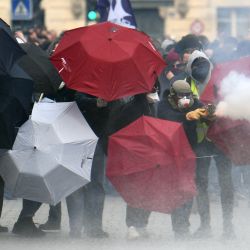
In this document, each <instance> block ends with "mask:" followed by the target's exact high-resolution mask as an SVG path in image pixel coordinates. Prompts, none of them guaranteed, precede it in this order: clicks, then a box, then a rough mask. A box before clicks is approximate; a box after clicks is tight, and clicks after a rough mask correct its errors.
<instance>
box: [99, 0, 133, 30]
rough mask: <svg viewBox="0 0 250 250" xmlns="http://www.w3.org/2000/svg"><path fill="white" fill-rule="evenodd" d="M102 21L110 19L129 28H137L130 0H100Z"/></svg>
mask: <svg viewBox="0 0 250 250" xmlns="http://www.w3.org/2000/svg"><path fill="white" fill-rule="evenodd" d="M97 8H98V10H99V13H100V21H101V22H104V21H110V22H113V23H116V24H119V25H122V26H126V27H128V28H133V29H135V28H136V21H135V16H134V13H133V9H132V6H131V4H130V1H129V0H98V2H97Z"/></svg>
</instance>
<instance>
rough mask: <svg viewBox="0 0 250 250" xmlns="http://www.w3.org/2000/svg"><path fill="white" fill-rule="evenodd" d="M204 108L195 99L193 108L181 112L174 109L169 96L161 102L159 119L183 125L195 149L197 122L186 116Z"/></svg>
mask: <svg viewBox="0 0 250 250" xmlns="http://www.w3.org/2000/svg"><path fill="white" fill-rule="evenodd" d="M202 106H203V105H202V104H201V103H200V102H199V101H198V100H197V99H195V100H194V104H193V105H192V107H190V108H189V109H187V110H185V111H180V110H178V109H174V108H173V107H172V106H171V104H170V103H169V101H168V99H167V96H164V98H163V99H162V101H160V102H159V105H158V109H157V117H158V118H161V119H165V120H169V121H175V122H180V123H182V125H183V128H184V130H185V132H186V135H187V138H188V140H189V143H190V145H191V146H192V147H193V148H194V147H195V146H196V145H197V133H196V126H197V121H188V120H187V119H186V114H187V113H188V112H189V111H193V110H195V109H197V108H200V107H202Z"/></svg>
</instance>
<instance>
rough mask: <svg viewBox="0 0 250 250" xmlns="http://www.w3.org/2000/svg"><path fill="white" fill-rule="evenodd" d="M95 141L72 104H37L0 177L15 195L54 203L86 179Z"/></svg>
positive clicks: (2, 165) (5, 157)
mask: <svg viewBox="0 0 250 250" xmlns="http://www.w3.org/2000/svg"><path fill="white" fill-rule="evenodd" d="M97 140H98V138H97V137H96V135H95V134H94V132H93V131H92V130H91V128H90V127H89V125H88V123H87V122H86V120H85V119H84V117H83V116H82V114H81V112H80V110H79V109H78V107H77V105H76V103H75V102H67V103H36V104H35V105H34V108H33V111H32V115H31V118H30V119H29V120H28V121H27V122H26V123H24V125H23V126H21V127H20V129H19V131H18V134H17V137H16V140H15V143H14V146H13V150H9V151H7V153H5V154H3V156H2V157H1V158H0V175H1V176H2V177H3V179H4V181H5V185H6V187H7V189H8V190H9V191H10V192H11V193H12V195H13V197H21V198H25V199H29V200H34V201H39V202H43V203H49V204H52V205H55V204H57V203H58V202H59V201H60V200H62V199H63V198H64V197H66V196H68V195H69V194H71V193H72V192H74V191H75V190H77V189H78V188H80V187H81V186H83V185H85V184H86V183H88V182H89V181H90V172H91V166H92V159H93V155H94V150H95V147H96V143H97Z"/></svg>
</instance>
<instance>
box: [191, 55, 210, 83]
mask: <svg viewBox="0 0 250 250" xmlns="http://www.w3.org/2000/svg"><path fill="white" fill-rule="evenodd" d="M197 58H204V59H206V60H207V61H208V62H209V64H210V68H209V70H208V72H207V75H206V77H205V79H204V80H203V82H199V83H201V84H207V83H208V82H209V80H210V78H211V72H212V69H213V65H212V63H211V62H210V60H209V58H208V57H207V55H206V54H205V53H204V52H202V51H199V50H195V51H194V52H193V53H192V54H191V55H190V57H189V60H188V63H187V65H186V73H187V74H188V75H189V76H191V77H192V78H193V79H194V80H195V81H197V79H195V78H194V77H193V75H192V64H193V62H194V61H195V60H196V59H197Z"/></svg>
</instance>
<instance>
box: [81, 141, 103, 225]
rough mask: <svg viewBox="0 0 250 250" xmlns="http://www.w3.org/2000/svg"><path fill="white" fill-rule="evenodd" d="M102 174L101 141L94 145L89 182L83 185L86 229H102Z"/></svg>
mask: <svg viewBox="0 0 250 250" xmlns="http://www.w3.org/2000/svg"><path fill="white" fill-rule="evenodd" d="M104 176H105V154H104V149H103V147H102V142H101V141H100V140H99V141H98V143H97V146H96V150H95V154H94V159H93V164H92V169H91V182H90V183H88V184H87V185H86V186H84V210H83V211H84V227H85V229H86V230H95V229H102V217H103V209H104V199H105V191H104Z"/></svg>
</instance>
